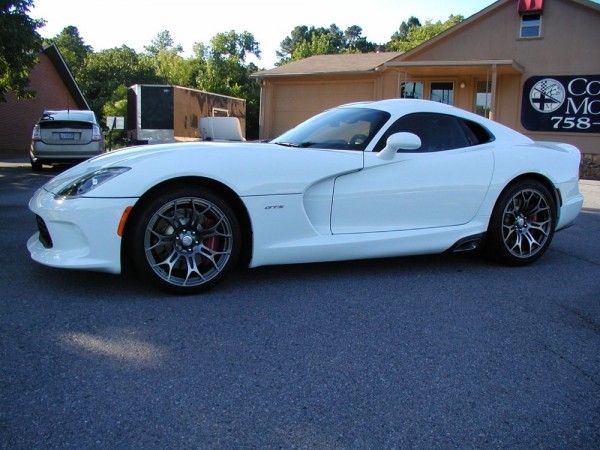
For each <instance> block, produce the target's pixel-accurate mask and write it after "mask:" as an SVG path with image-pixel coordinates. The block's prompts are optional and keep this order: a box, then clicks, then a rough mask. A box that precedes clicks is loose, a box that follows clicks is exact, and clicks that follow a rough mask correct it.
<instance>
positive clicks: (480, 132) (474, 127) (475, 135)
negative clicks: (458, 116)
mask: <svg viewBox="0 0 600 450" xmlns="http://www.w3.org/2000/svg"><path fill="white" fill-rule="evenodd" d="M461 124H462V126H463V129H464V132H465V135H466V136H467V140H468V141H469V145H479V144H485V143H486V142H491V141H493V140H494V136H493V135H492V134H490V132H489V131H488V130H486V129H485V128H484V127H482V126H481V125H479V124H478V123H475V122H471V121H470V120H464V119H463V120H461Z"/></svg>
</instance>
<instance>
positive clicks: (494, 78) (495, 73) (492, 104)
mask: <svg viewBox="0 0 600 450" xmlns="http://www.w3.org/2000/svg"><path fill="white" fill-rule="evenodd" d="M497 78H498V71H497V66H496V64H492V95H491V98H490V119H491V120H494V117H495V115H496V114H495V109H496V83H497V81H498V80H497Z"/></svg>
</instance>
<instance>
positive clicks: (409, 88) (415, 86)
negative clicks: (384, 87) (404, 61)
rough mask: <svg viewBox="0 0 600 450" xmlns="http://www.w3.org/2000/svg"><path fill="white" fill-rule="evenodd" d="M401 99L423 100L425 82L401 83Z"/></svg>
mask: <svg viewBox="0 0 600 450" xmlns="http://www.w3.org/2000/svg"><path fill="white" fill-rule="evenodd" d="M400 98H420V99H422V98H423V82H422V81H408V82H405V83H400Z"/></svg>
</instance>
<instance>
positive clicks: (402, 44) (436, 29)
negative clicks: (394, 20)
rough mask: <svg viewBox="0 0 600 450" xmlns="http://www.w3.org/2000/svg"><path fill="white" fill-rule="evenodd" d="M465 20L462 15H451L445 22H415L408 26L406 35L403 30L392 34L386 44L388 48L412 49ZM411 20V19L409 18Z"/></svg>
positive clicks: (404, 50) (394, 49) (396, 49)
mask: <svg viewBox="0 0 600 450" xmlns="http://www.w3.org/2000/svg"><path fill="white" fill-rule="evenodd" d="M462 20H464V17H463V16H461V15H457V16H454V15H451V16H450V17H449V18H448V20H446V21H445V22H441V21H439V20H438V21H437V22H432V21H431V20H428V21H426V22H425V25H422V26H418V25H416V24H413V25H411V26H409V27H408V30H407V31H406V34H405V35H402V30H400V32H398V33H397V34H394V35H393V36H392V40H391V41H390V42H388V44H387V45H386V48H387V50H391V51H401V52H406V51H408V50H411V49H413V48H415V47H417V46H418V45H421V44H422V43H423V42H425V41H428V40H429V39H431V38H433V37H435V36H437V35H438V34H440V33H442V32H443V31H446V30H447V29H449V28H452V27H453V26H454V25H456V24H458V23H460V22H461V21H462ZM409 21H410V19H409Z"/></svg>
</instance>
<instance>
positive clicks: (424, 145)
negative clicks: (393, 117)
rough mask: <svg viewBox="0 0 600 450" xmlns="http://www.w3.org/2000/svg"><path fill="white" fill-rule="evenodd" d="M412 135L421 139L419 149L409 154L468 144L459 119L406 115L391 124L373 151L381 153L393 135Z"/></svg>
mask: <svg viewBox="0 0 600 450" xmlns="http://www.w3.org/2000/svg"><path fill="white" fill-rule="evenodd" d="M400 132H408V133H414V134H416V135H417V136H419V138H420V139H421V147H420V148H418V149H417V150H411V152H439V151H442V150H452V149H454V148H461V147H468V146H469V145H473V144H470V142H469V140H468V139H467V136H466V134H465V128H464V126H463V125H462V124H461V123H460V121H459V119H457V118H456V117H454V116H449V115H446V114H435V113H415V114H408V115H406V116H403V117H401V118H400V119H398V120H397V121H396V122H395V123H394V124H392V125H391V126H390V127H389V128H388V130H387V131H386V132H385V134H384V135H383V136H382V137H381V139H380V140H379V142H378V143H377V145H376V146H375V149H374V151H375V152H378V151H381V150H382V149H383V148H384V147H385V144H386V141H387V139H388V137H389V136H390V135H392V134H394V133H400Z"/></svg>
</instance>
